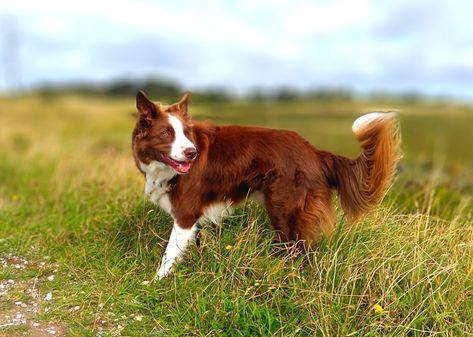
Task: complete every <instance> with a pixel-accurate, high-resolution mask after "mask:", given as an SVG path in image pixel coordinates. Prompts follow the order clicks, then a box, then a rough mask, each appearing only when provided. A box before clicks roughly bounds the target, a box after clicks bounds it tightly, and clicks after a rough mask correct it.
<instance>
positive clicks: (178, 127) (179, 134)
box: [169, 115, 195, 161]
mask: <svg viewBox="0 0 473 337" xmlns="http://www.w3.org/2000/svg"><path fill="white" fill-rule="evenodd" d="M169 123H171V126H172V128H173V129H174V137H175V138H174V142H173V143H172V146H171V153H170V154H169V155H170V157H171V158H172V159H174V160H178V161H183V160H186V157H185V155H184V150H185V149H188V148H192V149H195V145H194V144H193V143H192V142H191V141H190V140H189V138H187V137H186V135H185V134H184V127H183V125H182V122H181V121H180V120H179V118H177V117H176V116H173V115H169Z"/></svg>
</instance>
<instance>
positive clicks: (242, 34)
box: [0, 0, 473, 97]
mask: <svg viewBox="0 0 473 337" xmlns="http://www.w3.org/2000/svg"><path fill="white" fill-rule="evenodd" d="M471 12H473V3H470V2H467V1H462V0H451V1H450V0H449V1H447V0H436V1H427V0H420V1H416V2H412V1H407V0H398V1H384V2H377V1H374V0H357V1H348V0H334V1H325V0H320V1H309V0H292V1H289V0H272V1H270V0H261V1H250V0H241V1H238V2H234V1H217V0H203V1H199V2H195V1H186V0H175V1H167V2H155V1H151V0H138V1H132V0H117V1H115V2H113V3H111V2H108V1H92V0H83V1H80V2H79V1H76V2H65V1H57V0H49V1H48V0H47V1H43V2H31V1H26V0H17V1H14V2H2V4H0V13H3V14H4V15H3V17H12V16H14V17H15V18H16V21H17V26H18V30H19V35H20V38H21V40H20V43H21V48H20V52H21V64H22V68H23V69H22V72H23V80H24V81H25V83H26V84H27V85H34V84H35V83H40V82H43V81H63V80H73V79H79V78H80V79H90V80H107V79H110V78H113V77H117V76H122V75H129V76H145V75H153V74H158V75H159V74H163V75H166V76H168V77H171V78H175V79H177V80H179V81H180V82H181V83H183V84H184V85H185V86H189V87H196V86H214V85H223V86H226V87H229V88H233V89H235V90H239V91H242V90H246V89H249V88H252V87H255V86H258V85H263V86H268V87H270V86H278V85H292V86H296V87H300V88H307V87H311V86H314V85H331V86H337V85H338V86H349V87H353V88H354V89H357V90H360V91H368V90H386V89H392V90H407V89H414V90H418V91H421V92H422V91H423V92H427V93H432V92H436V91H437V90H446V91H448V93H451V94H453V95H455V94H457V93H459V92H462V93H465V92H466V93H468V92H473V90H472V89H473V88H472V86H473V84H472V83H473V78H472V73H471V71H470V70H469V69H472V68H473V25H471V24H470V15H469V13H471ZM1 18H2V15H0V22H1ZM0 37H1V34H0ZM0 67H1V65H0ZM469 96H470V97H473V94H469Z"/></svg>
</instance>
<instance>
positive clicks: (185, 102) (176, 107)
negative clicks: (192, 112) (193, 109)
mask: <svg viewBox="0 0 473 337" xmlns="http://www.w3.org/2000/svg"><path fill="white" fill-rule="evenodd" d="M190 97H191V92H190V91H187V92H185V93H184V95H183V96H182V98H181V100H180V101H179V102H177V103H174V104H172V105H171V106H170V107H169V108H168V109H169V111H171V112H176V113H180V114H181V115H183V116H185V117H187V116H188V111H189V98H190Z"/></svg>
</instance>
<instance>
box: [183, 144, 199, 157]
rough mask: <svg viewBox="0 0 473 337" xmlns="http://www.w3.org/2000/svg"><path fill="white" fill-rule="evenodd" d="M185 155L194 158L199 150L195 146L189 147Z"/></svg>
mask: <svg viewBox="0 0 473 337" xmlns="http://www.w3.org/2000/svg"><path fill="white" fill-rule="evenodd" d="M184 156H186V158H187V159H194V158H195V157H197V151H196V149H194V148H193V147H188V148H187V149H185V150H184Z"/></svg>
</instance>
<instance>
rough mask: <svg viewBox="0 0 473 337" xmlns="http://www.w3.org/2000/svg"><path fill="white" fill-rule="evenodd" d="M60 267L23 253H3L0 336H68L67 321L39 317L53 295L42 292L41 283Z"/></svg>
mask: <svg viewBox="0 0 473 337" xmlns="http://www.w3.org/2000/svg"><path fill="white" fill-rule="evenodd" d="M46 260H47V258H46ZM57 267H58V266H57V265H55V264H51V263H49V262H47V261H41V262H30V261H28V260H27V259H25V258H23V257H20V256H14V255H6V256H3V257H0V336H9V337H14V336H32V337H44V336H48V337H50V336H66V332H67V331H66V330H67V329H66V325H65V324H64V323H62V322H57V321H47V320H42V319H40V316H41V315H42V314H45V313H47V312H48V311H49V308H50V305H51V303H52V301H53V295H52V293H51V292H47V293H41V291H40V290H39V285H41V284H44V283H46V282H51V281H53V280H54V278H55V274H54V273H55V272H57ZM48 274H49V275H48ZM36 275H42V276H39V277H38V276H36ZM43 275H44V276H43Z"/></svg>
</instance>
